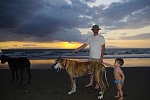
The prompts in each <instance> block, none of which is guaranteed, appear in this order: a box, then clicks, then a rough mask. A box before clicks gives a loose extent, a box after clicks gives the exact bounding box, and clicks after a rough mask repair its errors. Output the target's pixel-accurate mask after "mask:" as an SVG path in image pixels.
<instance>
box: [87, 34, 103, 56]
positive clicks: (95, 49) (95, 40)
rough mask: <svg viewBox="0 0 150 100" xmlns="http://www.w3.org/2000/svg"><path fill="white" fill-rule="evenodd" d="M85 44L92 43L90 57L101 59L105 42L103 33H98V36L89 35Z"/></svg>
mask: <svg viewBox="0 0 150 100" xmlns="http://www.w3.org/2000/svg"><path fill="white" fill-rule="evenodd" d="M85 44H88V45H90V56H89V57H90V58H96V59H100V56H101V49H102V47H101V45H103V44H105V39H104V37H103V36H102V35H100V34H98V35H96V36H94V35H91V36H90V37H88V39H87V41H86V42H85Z"/></svg>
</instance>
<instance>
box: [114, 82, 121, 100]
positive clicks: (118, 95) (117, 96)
mask: <svg viewBox="0 0 150 100" xmlns="http://www.w3.org/2000/svg"><path fill="white" fill-rule="evenodd" d="M116 88H117V95H116V96H115V98H119V97H120V94H119V90H118V84H116Z"/></svg>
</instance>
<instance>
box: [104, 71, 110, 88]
mask: <svg viewBox="0 0 150 100" xmlns="http://www.w3.org/2000/svg"><path fill="white" fill-rule="evenodd" d="M105 80H106V84H107V87H109V84H108V81H107V75H106V70H105Z"/></svg>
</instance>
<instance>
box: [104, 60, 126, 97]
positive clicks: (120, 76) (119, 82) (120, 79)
mask: <svg viewBox="0 0 150 100" xmlns="http://www.w3.org/2000/svg"><path fill="white" fill-rule="evenodd" d="M103 64H105V65H107V66H109V67H113V68H114V78H115V81H114V82H115V84H116V87H117V95H116V96H115V97H116V98H119V100H123V91H122V86H123V84H124V80H125V75H124V73H123V71H122V70H121V68H120V67H121V66H122V65H123V64H124V61H123V59H122V58H117V59H116V60H115V63H114V65H111V64H108V63H106V62H103Z"/></svg>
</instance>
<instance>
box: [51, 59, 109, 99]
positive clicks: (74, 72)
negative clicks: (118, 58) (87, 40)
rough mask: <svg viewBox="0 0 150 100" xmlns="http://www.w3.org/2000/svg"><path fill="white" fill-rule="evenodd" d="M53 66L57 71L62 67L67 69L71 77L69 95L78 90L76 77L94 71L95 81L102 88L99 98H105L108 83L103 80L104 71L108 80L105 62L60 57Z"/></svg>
mask: <svg viewBox="0 0 150 100" xmlns="http://www.w3.org/2000/svg"><path fill="white" fill-rule="evenodd" d="M52 68H53V69H57V71H60V69H62V68H65V69H66V71H67V73H68V74H69V76H70V79H71V91H70V92H68V94H69V95H70V94H72V93H74V92H76V82H75V78H76V77H81V76H84V75H87V74H91V73H93V74H94V76H95V81H96V82H97V83H98V85H99V86H100V88H101V92H99V93H100V94H101V96H98V99H102V98H103V95H104V92H105V90H106V85H105V84H104V82H103V74H104V73H105V79H106V82H107V78H106V69H105V66H104V65H103V64H101V63H99V62H93V61H88V62H79V61H75V60H69V59H63V58H61V57H59V58H58V59H57V60H56V61H55V64H54V65H53V66H52ZM107 85H108V82H107Z"/></svg>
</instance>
